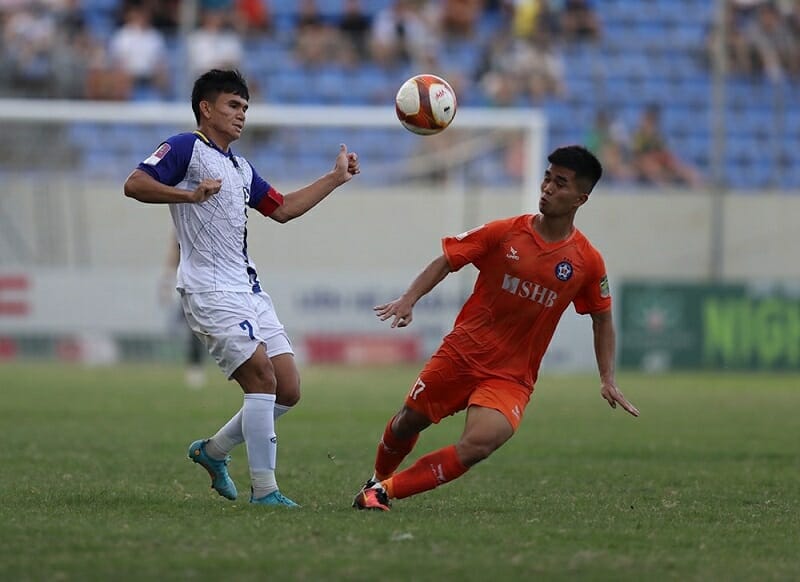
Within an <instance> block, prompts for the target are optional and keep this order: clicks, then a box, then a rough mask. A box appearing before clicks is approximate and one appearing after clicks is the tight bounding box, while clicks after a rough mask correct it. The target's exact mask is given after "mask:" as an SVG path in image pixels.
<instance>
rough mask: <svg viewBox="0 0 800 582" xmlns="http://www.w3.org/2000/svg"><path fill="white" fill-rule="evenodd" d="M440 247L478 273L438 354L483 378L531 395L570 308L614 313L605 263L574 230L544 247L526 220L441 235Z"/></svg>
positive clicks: (454, 262)
mask: <svg viewBox="0 0 800 582" xmlns="http://www.w3.org/2000/svg"><path fill="white" fill-rule="evenodd" d="M442 248H443V249H444V254H445V256H446V258H447V261H448V262H449V263H450V267H451V268H452V269H453V270H454V271H457V270H459V269H460V268H461V267H463V266H464V265H466V264H469V263H472V264H473V265H475V267H476V268H477V269H478V271H479V272H480V273H479V275H478V279H477V281H476V282H475V288H474V289H473V291H472V295H470V297H469V298H468V299H467V301H466V303H465V304H464V306H463V307H462V308H461V311H460V312H459V314H458V316H457V317H456V321H455V324H454V326H453V330H452V331H451V332H450V333H449V334H448V335H447V336H446V337H445V338H444V341H443V344H442V349H443V350H444V351H449V350H451V349H452V350H453V351H455V353H457V354H460V356H461V357H462V358H463V359H464V360H465V361H466V362H468V363H469V364H470V366H471V367H473V368H474V369H475V370H476V371H477V372H478V373H480V374H483V375H486V376H488V377H498V378H505V379H508V380H513V381H516V382H519V383H521V384H524V385H525V386H528V387H529V388H530V389H532V388H533V384H534V383H535V382H536V377H537V375H538V372H539V365H540V363H541V361H542V357H544V353H545V350H546V349H547V346H548V345H549V344H550V340H551V339H552V337H553V333H554V332H555V329H556V325H558V321H559V319H561V314H562V313H564V310H565V309H566V308H567V307H568V306H569V304H570V303H574V304H575V311H577V312H578V313H581V314H586V313H599V312H603V311H607V310H609V309H611V296H610V293H609V289H608V279H607V277H606V269H605V264H604V262H603V257H602V256H601V255H600V253H599V252H598V251H597V249H595V248H594V247H593V246H592V244H591V243H590V242H589V240H588V239H587V238H586V237H585V236H584V235H583V233H581V232H580V231H579V230H578V229H575V230H574V231H573V233H572V234H571V235H570V236H569V237H568V238H567V239H565V240H563V241H559V242H555V243H549V242H546V241H545V240H543V239H542V237H541V236H539V234H538V233H537V232H536V231H535V230H534V228H533V215H531V214H525V215H522V216H515V217H512V218H506V219H502V220H496V221H493V222H489V223H487V224H485V225H483V226H480V227H478V228H475V229H472V230H470V231H467V232H465V233H463V234H460V235H458V236H453V237H446V238H444V239H442Z"/></svg>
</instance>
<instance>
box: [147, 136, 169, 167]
mask: <svg viewBox="0 0 800 582" xmlns="http://www.w3.org/2000/svg"><path fill="white" fill-rule="evenodd" d="M170 149H172V148H171V147H170V145H169V144H168V143H166V142H165V143H162V144H161V145H160V146H158V149H157V150H156V151H154V152H153V153H152V154H150V157H149V158H147V159H146V160H145V161H144V162H142V163H143V164H147V165H148V166H155V165H156V164H157V163H158V162H160V161H161V160H163V159H164V156H166V155H167V154H168V153H169V150H170Z"/></svg>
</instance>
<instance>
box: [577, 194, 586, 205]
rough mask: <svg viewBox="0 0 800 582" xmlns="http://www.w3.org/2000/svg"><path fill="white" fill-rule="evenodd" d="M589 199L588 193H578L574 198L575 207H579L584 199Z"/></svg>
mask: <svg viewBox="0 0 800 582" xmlns="http://www.w3.org/2000/svg"><path fill="white" fill-rule="evenodd" d="M587 200H589V194H578V197H577V198H576V199H575V208H580V207H581V206H583V205H584V204H586V201H587Z"/></svg>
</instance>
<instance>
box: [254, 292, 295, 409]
mask: <svg viewBox="0 0 800 582" xmlns="http://www.w3.org/2000/svg"><path fill="white" fill-rule="evenodd" d="M254 302H255V305H256V308H257V311H258V327H259V330H260V331H261V335H262V337H264V338H266V344H267V355H268V356H269V357H270V360H271V361H272V366H273V369H274V370H275V380H276V387H275V397H276V400H275V419H276V420H277V419H278V418H279V417H280V416H282V415H284V414H286V413H287V412H289V410H291V409H292V407H293V406H295V405H296V404H297V403H298V402H299V401H300V372H299V371H298V370H297V364H296V363H295V358H294V350H293V349H292V342H291V341H290V340H289V336H288V335H287V334H286V330H285V329H284V327H283V324H282V323H281V322H280V320H279V319H278V314H277V313H276V311H275V306H274V305H273V303H272V298H271V297H270V296H269V295H268V294H267V293H263V292H262V293H258V294H257V295H256V296H255V297H254Z"/></svg>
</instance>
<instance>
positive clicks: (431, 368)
mask: <svg viewBox="0 0 800 582" xmlns="http://www.w3.org/2000/svg"><path fill="white" fill-rule="evenodd" d="M462 364H463V363H462V362H461V361H460V360H459V359H458V358H457V357H456V358H454V357H452V355H451V354H449V353H448V352H447V350H446V349H440V350H439V351H438V352H437V353H436V354H434V356H433V357H432V358H431V359H430V361H429V362H428V364H427V365H426V366H425V368H424V369H423V370H422V372H421V373H420V376H419V378H417V380H416V381H415V382H414V384H413V386H412V387H411V390H410V391H409V393H408V396H406V401H405V404H404V406H403V408H402V409H401V410H400V412H398V413H397V414H396V415H395V416H394V417H393V418H392V419H391V420H390V421H389V423H388V424H387V425H386V428H385V429H384V433H383V436H382V438H381V441H380V443H379V444H378V448H377V453H376V456H375V473H374V475H373V477H372V478H371V479H369V480H368V481H367V482H366V484H365V485H364V487H363V488H362V489H361V491H359V492H358V494H357V495H356V497H355V499H354V501H353V507H356V508H358V509H380V510H384V511H385V510H388V509H389V502H388V497H387V496H386V492H385V491H384V490H383V488H382V487H381V485H382V484H383V483H386V482H388V481H391V477H392V475H393V474H394V472H395V471H396V470H397V468H398V467H399V466H400V464H401V463H402V461H403V459H405V458H406V456H408V454H409V453H410V452H411V450H412V449H413V448H414V445H415V444H416V442H417V439H418V438H419V433H420V432H422V431H423V430H425V429H426V428H428V427H429V426H430V425H431V424H432V423H438V422H439V421H440V420H441V419H442V418H444V417H445V416H449V415H451V414H454V413H455V412H458V411H459V410H463V409H464V408H465V407H466V406H467V402H468V398H469V394H470V391H471V390H472V387H473V385H474V381H473V380H471V379H470V378H469V375H468V374H467V373H465V372H464V370H465V369H466V368H465V366H463V365H462ZM417 463H419V461H418V462H417ZM415 465H416V464H415ZM403 473H405V471H403Z"/></svg>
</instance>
